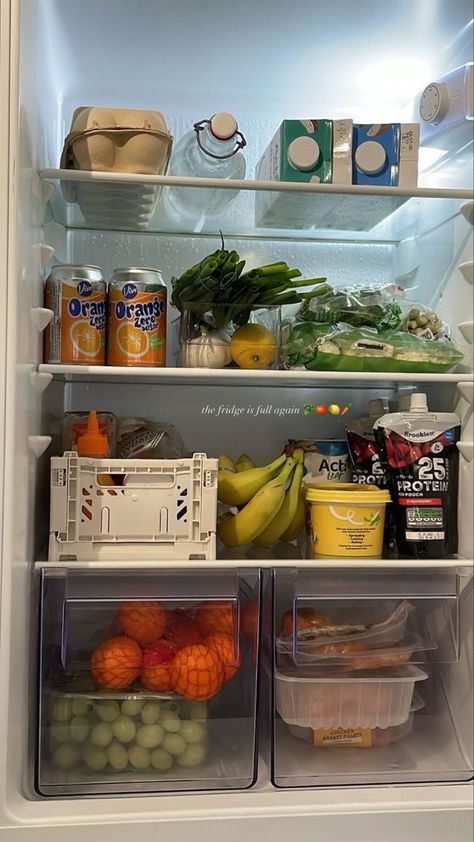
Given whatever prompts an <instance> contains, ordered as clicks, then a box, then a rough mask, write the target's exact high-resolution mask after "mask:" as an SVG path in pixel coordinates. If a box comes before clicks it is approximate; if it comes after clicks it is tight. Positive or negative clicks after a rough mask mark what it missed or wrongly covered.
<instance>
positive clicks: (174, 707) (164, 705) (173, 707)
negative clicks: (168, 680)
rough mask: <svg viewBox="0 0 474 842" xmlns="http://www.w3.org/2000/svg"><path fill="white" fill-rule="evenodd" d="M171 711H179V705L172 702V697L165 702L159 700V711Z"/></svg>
mask: <svg viewBox="0 0 474 842" xmlns="http://www.w3.org/2000/svg"><path fill="white" fill-rule="evenodd" d="M165 710H166V711H171V712H172V713H176V714H178V713H179V705H178V704H177V703H176V702H174V701H173V700H172V699H168V701H167V702H161V712H162V713H163V712H164V711H165Z"/></svg>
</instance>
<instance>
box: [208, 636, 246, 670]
mask: <svg viewBox="0 0 474 842" xmlns="http://www.w3.org/2000/svg"><path fill="white" fill-rule="evenodd" d="M204 646H208V647H209V649H211V650H212V651H213V652H215V653H216V654H217V655H218V656H219V658H220V659H221V661H222V663H223V664H224V682H226V681H230V679H231V678H233V677H234V675H235V674H236V672H237V670H238V669H239V667H240V662H241V657H240V652H239V655H238V657H237V653H236V651H235V647H234V640H233V638H232V636H231V635H230V634H226V633H225V632H216V633H215V634H211V635H209V637H205V638H204Z"/></svg>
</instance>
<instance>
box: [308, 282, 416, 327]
mask: <svg viewBox="0 0 474 842" xmlns="http://www.w3.org/2000/svg"><path fill="white" fill-rule="evenodd" d="M402 317H403V312H402V308H401V306H400V296H399V295H398V294H396V293H394V290H393V287H367V286H366V287H346V288H342V289H334V288H333V287H331V286H330V285H329V284H324V286H321V288H320V290H319V295H315V296H314V297H313V298H309V299H306V300H305V301H304V302H303V304H302V305H301V306H300V308H299V310H298V313H297V315H296V320H297V321H298V322H319V323H323V324H331V325H335V324H337V322H344V323H345V324H348V325H351V327H372V328H374V329H375V330H378V331H387V330H396V329H397V328H398V327H399V326H400V324H401V321H402Z"/></svg>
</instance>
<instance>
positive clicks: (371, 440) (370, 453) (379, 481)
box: [346, 398, 386, 488]
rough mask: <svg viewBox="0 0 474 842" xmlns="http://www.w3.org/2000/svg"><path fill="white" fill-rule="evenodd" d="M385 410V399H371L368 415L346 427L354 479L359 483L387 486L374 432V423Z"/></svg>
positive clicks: (380, 486)
mask: <svg viewBox="0 0 474 842" xmlns="http://www.w3.org/2000/svg"><path fill="white" fill-rule="evenodd" d="M384 411H385V407H384V401H383V400H381V399H380V398H376V399H374V400H371V401H369V405H368V412H369V414H368V416H367V417H365V418H356V419H355V420H354V421H352V422H350V423H349V424H348V425H347V427H346V438H347V447H348V450H349V456H350V458H351V462H352V481H353V482H355V483H357V484H358V485H377V486H378V487H379V488H386V480H385V473H384V470H383V468H382V465H381V463H380V457H379V452H378V446H377V443H376V441H375V433H374V424H375V422H376V421H377V419H378V418H380V416H381V415H383V413H384Z"/></svg>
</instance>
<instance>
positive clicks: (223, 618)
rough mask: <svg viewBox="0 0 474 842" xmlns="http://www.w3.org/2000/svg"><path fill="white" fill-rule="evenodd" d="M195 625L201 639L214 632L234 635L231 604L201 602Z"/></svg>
mask: <svg viewBox="0 0 474 842" xmlns="http://www.w3.org/2000/svg"><path fill="white" fill-rule="evenodd" d="M196 624H197V627H198V629H199V631H200V632H201V634H202V636H203V637H208V636H209V635H210V634H214V632H225V633H226V634H231V635H233V634H234V616H233V612H232V603H231V602H227V601H226V602H223V601H216V602H203V603H202V605H200V606H199V608H198V609H197V612H196Z"/></svg>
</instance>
